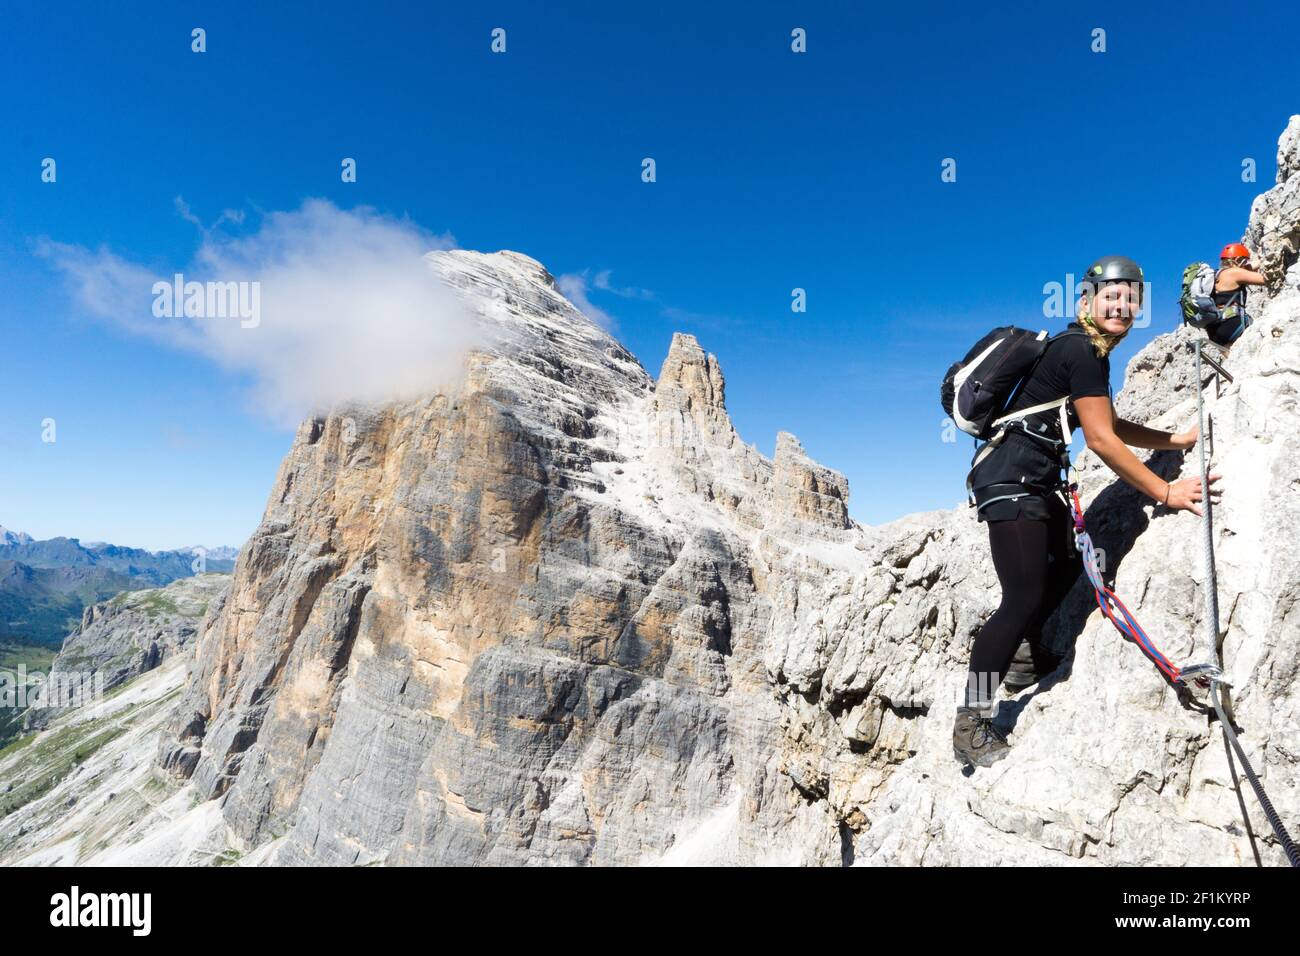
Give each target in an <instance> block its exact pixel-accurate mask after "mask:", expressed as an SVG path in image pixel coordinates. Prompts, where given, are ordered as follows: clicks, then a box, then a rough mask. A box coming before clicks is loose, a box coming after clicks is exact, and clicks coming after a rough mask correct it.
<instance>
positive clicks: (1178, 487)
mask: <svg viewBox="0 0 1300 956" xmlns="http://www.w3.org/2000/svg"><path fill="white" fill-rule="evenodd" d="M1222 477H1223V476H1222V475H1220V474H1219V473H1218V472H1217V471H1212V472H1210V481H1209V485H1210V504H1214V505H1217V504H1218V503H1219V497H1218V496H1219V495H1222V494H1223V489H1222V488H1216V487H1215V485H1214V483H1215V482H1216V481H1218V480H1219V479H1220V478H1222ZM1201 500H1202V495H1201V476H1200V475H1196V476H1194V477H1192V478H1180V479H1179V480H1178V481H1174V482H1170V484H1169V499H1168V500H1167V501H1166V502H1165V504H1166V506H1167V507H1169V508H1172V509H1173V510H1175V511H1183V510H1186V511H1190V512H1191V513H1192V514H1194V515H1199V514H1200V513H1201V509H1200V508H1199V507H1198V506H1197V504H1196V503H1197V502H1198V501H1201Z"/></svg>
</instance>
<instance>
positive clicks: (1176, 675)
mask: <svg viewBox="0 0 1300 956" xmlns="http://www.w3.org/2000/svg"><path fill="white" fill-rule="evenodd" d="M1204 345H1205V340H1204V339H1201V340H1198V341H1197V344H1196V417H1197V426H1198V429H1197V446H1198V447H1199V449H1200V464H1201V502H1202V510H1201V527H1202V529H1203V531H1204V553H1203V554H1204V567H1205V627H1206V629H1205V633H1204V637H1203V642H1202V646H1201V647H1199V648H1195V649H1194V657H1193V659H1194V660H1196V661H1197V663H1194V664H1190V665H1188V666H1185V667H1177V666H1175V665H1174V664H1172V663H1171V662H1170V661H1169V659H1168V658H1167V657H1165V656H1164V654H1162V653H1161V652H1160V650H1159V649H1158V648H1157V647H1156V646H1155V643H1154V642H1153V641H1152V640H1151V638H1149V637H1148V636H1147V633H1146V631H1144V630H1143V629H1142V626H1141V625H1140V624H1139V623H1138V622H1137V619H1136V618H1134V617H1133V615H1132V613H1130V611H1129V609H1128V608H1127V607H1125V606H1124V602H1123V601H1121V600H1120V599H1119V597H1118V596H1116V594H1115V592H1114V591H1112V590H1111V589H1110V588H1108V587H1107V586H1106V583H1105V581H1103V580H1102V577H1101V571H1100V568H1099V566H1098V561H1097V552H1096V549H1095V548H1094V547H1093V544H1092V538H1091V537H1090V536H1089V534H1088V531H1087V529H1086V528H1085V527H1084V523H1083V507H1082V505H1081V504H1080V503H1079V483H1078V482H1077V481H1076V480H1073V479H1070V480H1069V481H1068V482H1067V483H1066V486H1065V487H1066V488H1067V490H1068V491H1069V498H1070V500H1069V501H1067V504H1068V505H1069V506H1070V514H1071V516H1072V518H1073V520H1074V543H1075V547H1076V548H1077V549H1078V550H1079V551H1080V552H1081V553H1082V555H1083V567H1084V571H1085V572H1086V573H1087V575H1088V581H1089V582H1090V583H1091V584H1092V587H1093V591H1094V592H1095V593H1096V596H1097V606H1098V607H1100V608H1101V612H1102V613H1103V614H1104V615H1106V618H1107V619H1108V620H1109V621H1110V622H1111V624H1113V625H1115V629H1116V630H1118V631H1119V632H1120V633H1121V634H1122V635H1123V636H1124V637H1125V638H1126V639H1128V640H1130V641H1132V642H1133V643H1135V644H1137V646H1138V647H1139V648H1140V649H1141V651H1142V653H1143V654H1145V655H1146V656H1147V657H1148V658H1149V659H1150V660H1151V662H1152V663H1153V664H1155V665H1156V667H1157V668H1159V669H1160V672H1161V673H1162V674H1164V675H1165V677H1167V678H1168V679H1169V681H1170V682H1171V683H1173V684H1182V685H1183V686H1185V687H1187V688H1189V689H1190V688H1191V687H1192V686H1193V685H1195V686H1196V687H1198V688H1201V689H1206V688H1208V691H1209V698H1210V701H1211V703H1212V704H1213V705H1214V709H1215V711H1216V712H1217V714H1218V717H1219V723H1220V725H1221V726H1222V727H1223V733H1224V736H1225V737H1226V738H1227V740H1228V741H1229V742H1230V743H1231V744H1232V748H1233V749H1234V750H1236V752H1237V756H1238V757H1239V758H1240V759H1241V763H1242V766H1243V767H1244V768H1245V771H1246V778H1247V779H1248V780H1249V781H1250V785H1251V787H1252V788H1253V789H1254V791H1255V796H1256V797H1257V798H1258V800H1259V803H1260V806H1261V807H1263V809H1264V814H1265V816H1267V817H1268V822H1269V824H1270V825H1271V826H1272V827H1273V833H1274V834H1275V835H1276V836H1277V839H1278V842H1279V843H1280V844H1281V845H1282V848H1283V850H1284V851H1285V852H1286V856H1287V859H1288V860H1289V861H1290V862H1291V865H1292V866H1297V867H1300V851H1297V849H1296V845H1295V843H1294V842H1293V841H1292V839H1291V835H1290V834H1289V833H1288V832H1287V830H1286V827H1285V826H1283V824H1282V821H1281V819H1280V818H1279V817H1278V815H1277V812H1276V811H1275V810H1274V809H1273V804H1272V803H1270V802H1269V799H1268V795H1267V794H1265V793H1264V788H1263V786H1262V785H1261V784H1260V782H1259V778H1258V777H1256V776H1255V771H1254V769H1253V768H1252V767H1251V765H1250V761H1248V760H1247V759H1246V754H1245V751H1244V750H1242V747H1241V744H1240V742H1239V741H1238V740H1237V735H1236V733H1235V732H1234V731H1233V729H1232V725H1233V721H1232V720H1231V719H1230V716H1231V706H1232V705H1231V697H1230V696H1229V697H1228V705H1227V707H1226V712H1225V706H1224V704H1223V701H1222V697H1223V696H1224V694H1223V690H1224V689H1227V688H1231V686H1232V685H1231V684H1229V683H1228V681H1227V680H1226V679H1225V678H1224V676H1223V669H1222V667H1221V666H1220V664H1219V595H1218V590H1219V589H1218V581H1217V578H1216V576H1215V566H1214V509H1213V506H1212V504H1211V502H1210V486H1209V485H1210V479H1209V469H1208V468H1207V467H1206V466H1207V458H1206V453H1205V448H1206V443H1207V441H1209V442H1210V447H1211V449H1213V431H1212V429H1213V422H1212V421H1211V422H1209V426H1210V427H1209V429H1207V416H1206V413H1205V400H1204V383H1205V378H1204V376H1203V372H1202V362H1205V363H1207V364H1209V365H1210V366H1211V367H1212V368H1213V369H1214V370H1215V374H1216V375H1218V376H1222V377H1223V378H1224V379H1226V380H1227V381H1228V382H1229V383H1231V382H1232V376H1231V375H1229V374H1228V371H1227V370H1226V369H1225V368H1223V366H1222V365H1220V364H1219V363H1218V362H1216V361H1215V360H1214V359H1212V358H1210V357H1209V356H1208V355H1203V354H1202V349H1203V346H1204ZM1215 389H1216V395H1217V394H1218V383H1217V379H1216V384H1215ZM1061 460H1062V467H1064V468H1065V471H1066V474H1067V476H1068V475H1071V474H1073V473H1074V468H1073V465H1071V463H1070V451H1069V445H1068V444H1065V445H1063V447H1062V449H1061ZM1228 764H1229V767H1230V768H1231V769H1232V771H1233V779H1234V781H1235V780H1236V769H1235V768H1232V752H1231V751H1229V752H1228ZM1243 813H1244V806H1243ZM1246 826H1247V829H1248V830H1249V828H1250V819H1249V817H1248V816H1247V817H1246ZM1252 841H1253V834H1252Z"/></svg>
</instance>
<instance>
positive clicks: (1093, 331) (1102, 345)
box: [1075, 291, 1133, 358]
mask: <svg viewBox="0 0 1300 956" xmlns="http://www.w3.org/2000/svg"><path fill="white" fill-rule="evenodd" d="M1093 294H1094V295H1095V294H1096V292H1095V291H1094V293H1093ZM1083 298H1084V301H1085V302H1087V300H1088V299H1089V298H1091V296H1089V295H1088V294H1087V293H1084V296H1083ZM1075 321H1077V322H1078V323H1079V325H1080V326H1082V327H1083V330H1084V331H1085V332H1087V333H1088V340H1089V341H1090V342H1092V348H1093V351H1095V352H1096V353H1097V358H1105V357H1106V356H1108V355H1110V353H1111V352H1113V351H1115V347H1116V346H1117V345H1119V343H1120V342H1123V341H1124V336H1126V335H1128V334H1129V332H1130V331H1132V329H1133V326H1132V324H1131V323H1130V324H1129V327H1128V328H1127V329H1125V330H1124V331H1123V332H1121V333H1120V334H1119V335H1112V334H1111V333H1110V332H1103V331H1102V330H1101V329H1100V328H1098V327H1097V324H1096V323H1095V322H1093V321H1092V314H1091V313H1090V312H1089V311H1088V306H1087V305H1084V306H1083V310H1082V311H1081V312H1079V314H1078V315H1077V316H1076V317H1075Z"/></svg>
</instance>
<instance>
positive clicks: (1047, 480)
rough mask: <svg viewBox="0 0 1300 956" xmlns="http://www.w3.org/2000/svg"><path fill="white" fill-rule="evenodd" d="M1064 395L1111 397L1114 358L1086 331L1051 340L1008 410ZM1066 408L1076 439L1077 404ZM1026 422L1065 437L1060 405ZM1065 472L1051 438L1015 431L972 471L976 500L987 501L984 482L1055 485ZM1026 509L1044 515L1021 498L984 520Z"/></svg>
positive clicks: (996, 506)
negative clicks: (1101, 350) (1094, 343)
mask: <svg viewBox="0 0 1300 956" xmlns="http://www.w3.org/2000/svg"><path fill="white" fill-rule="evenodd" d="M1065 329H1079V330H1080V331H1082V330H1081V327H1080V326H1079V325H1078V323H1077V322H1071V323H1069V324H1068V325H1066V326H1065ZM1062 331H1064V329H1063V330H1062ZM1065 395H1068V396H1069V397H1070V398H1071V400H1073V399H1078V398H1089V397H1092V396H1098V395H1105V396H1107V397H1110V395H1111V388H1110V357H1109V356H1107V357H1106V358H1099V357H1098V356H1097V352H1096V350H1095V349H1094V348H1093V347H1092V341H1091V340H1090V339H1089V338H1088V336H1087V334H1078V333H1075V334H1072V335H1065V336H1061V337H1060V338H1058V339H1056V340H1055V341H1052V342H1049V343H1048V345H1047V348H1046V350H1045V351H1044V352H1043V357H1042V359H1041V360H1040V361H1039V363H1038V366H1037V368H1035V369H1034V373H1033V375H1031V376H1030V378H1029V380H1028V381H1027V382H1026V383H1025V387H1024V388H1023V389H1021V391H1020V394H1019V395H1018V396H1017V397H1016V399H1015V401H1014V402H1012V403H1011V405H1010V406H1009V407H1008V409H1007V411H1008V412H1013V411H1016V410H1018V409H1021V408H1029V407H1031V406H1033V405H1042V404H1043V403H1045V402H1050V401H1053V400H1055V399H1058V398H1061V397H1062V396H1065ZM1066 408H1067V411H1068V416H1069V426H1070V434H1069V435H1066V436H1064V437H1065V440H1066V441H1067V442H1068V441H1069V440H1070V438H1071V437H1073V434H1074V430H1075V429H1076V428H1078V427H1079V419H1078V415H1077V414H1076V413H1075V411H1074V407H1073V402H1071V404H1068V405H1067V406H1066ZM1025 424H1026V425H1027V426H1028V427H1029V428H1030V429H1031V430H1033V431H1034V432H1036V433H1039V434H1041V435H1043V436H1044V438H1049V439H1053V440H1056V439H1060V438H1061V437H1062V436H1061V415H1060V410H1059V409H1056V408H1052V409H1049V410H1047V411H1045V412H1036V413H1035V414H1033V415H1030V416H1028V417H1027V418H1026V419H1025ZM1060 474H1061V468H1060V459H1059V457H1057V455H1056V454H1054V453H1053V451H1052V449H1051V447H1050V446H1049V445H1048V443H1047V442H1044V441H1039V440H1037V439H1034V438H1031V437H1029V436H1028V435H1025V434H1023V433H1021V432H1018V431H1016V430H1015V429H1013V430H1012V431H1010V432H1009V433H1008V434H1007V436H1006V438H1005V439H1003V442H1002V445H1001V447H999V448H996V449H994V450H993V451H992V452H991V453H990V454H989V456H988V457H987V458H986V459H984V461H982V462H980V464H979V466H978V467H977V468H976V469H975V470H974V471H973V472H972V473H971V483H972V485H973V487H974V489H975V500H976V502H977V503H980V504H982V503H983V501H984V500H985V499H987V498H988V497H989V496H990V495H989V494H988V493H985V494H984V495H983V496H981V493H980V488H981V486H984V485H988V484H993V483H998V484H1004V483H1013V482H1015V483H1020V484H1025V485H1031V486H1035V487H1036V488H1051V487H1054V486H1055V485H1056V484H1057V482H1058V481H1059V478H1060ZM1005 493H1007V492H1006V489H999V490H998V491H997V492H996V494H1005ZM1020 502H1024V504H1025V507H1023V508H1022V507H1020ZM1022 511H1023V513H1025V514H1026V516H1030V517H1040V516H1045V515H1044V514H1043V513H1042V512H1043V509H1042V507H1041V502H1035V501H1034V500H1033V499H1019V500H1018V501H1017V500H1007V501H998V502H995V503H993V504H991V505H989V506H988V507H986V508H981V509H980V513H979V520H980V521H990V520H992V521H999V520H1003V519H1005V518H1015V517H1017V516H1018V515H1019V514H1021V513H1022Z"/></svg>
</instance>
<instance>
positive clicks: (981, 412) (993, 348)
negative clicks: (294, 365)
mask: <svg viewBox="0 0 1300 956" xmlns="http://www.w3.org/2000/svg"><path fill="white" fill-rule="evenodd" d="M1076 334H1077V335H1086V334H1087V333H1085V332H1084V331H1083V330H1082V329H1065V330H1064V331H1062V332H1058V333H1057V334H1056V335H1053V336H1051V337H1050V338H1049V337H1048V334H1047V330H1046V329H1044V330H1042V331H1040V332H1032V331H1030V330H1029V329H1022V328H1020V327H1019V326H1015V325H1004V326H1000V327H999V328H996V329H994V330H993V331H992V332H990V333H989V334H988V335H986V336H984V337H983V338H982V339H980V340H979V341H978V342H976V343H975V345H974V346H972V347H971V350H970V351H969V352H967V353H966V357H965V358H963V359H962V360H961V361H959V362H953V363H952V365H951V366H949V367H948V371H947V373H946V374H945V375H944V377H943V384H942V385H941V386H940V387H939V401H940V403H941V404H942V405H943V410H944V411H945V412H947V413H948V415H949V417H951V418H952V420H953V422H955V423H956V425H957V427H958V428H960V429H961V430H962V431H964V432H965V433H966V434H968V435H974V436H975V437H976V438H977V439H981V440H985V441H987V440H988V439H990V438H992V437H993V436H994V435H995V434H996V433H997V432H998V431H1000V430H1001V428H1002V427H1003V426H1004V425H1005V424H1007V423H1009V422H1010V421H1011V420H1012V419H1013V418H1023V417H1024V416H1026V415H1031V414H1033V413H1035V412H1041V411H1045V410H1047V409H1048V408H1054V407H1056V406H1057V405H1060V404H1062V403H1063V402H1064V401H1067V400H1068V398H1069V397H1068V396H1066V398H1065V399H1058V400H1056V401H1053V402H1050V403H1047V404H1045V405H1039V406H1034V407H1033V408H1024V409H1020V410H1019V411H1017V412H1016V413H1015V414H1014V415H1006V414H1003V413H1004V412H1005V411H1006V409H1007V408H1009V407H1011V405H1012V404H1013V403H1014V402H1015V400H1016V398H1017V396H1019V394H1020V391H1021V389H1023V387H1024V385H1025V383H1026V382H1028V381H1029V376H1030V375H1031V374H1032V373H1033V371H1034V369H1035V368H1037V366H1038V363H1039V361H1040V360H1041V359H1042V357H1043V353H1044V352H1046V351H1047V345H1048V343H1049V342H1054V341H1056V340H1057V339H1058V338H1060V337H1062V336H1064V335H1076Z"/></svg>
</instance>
